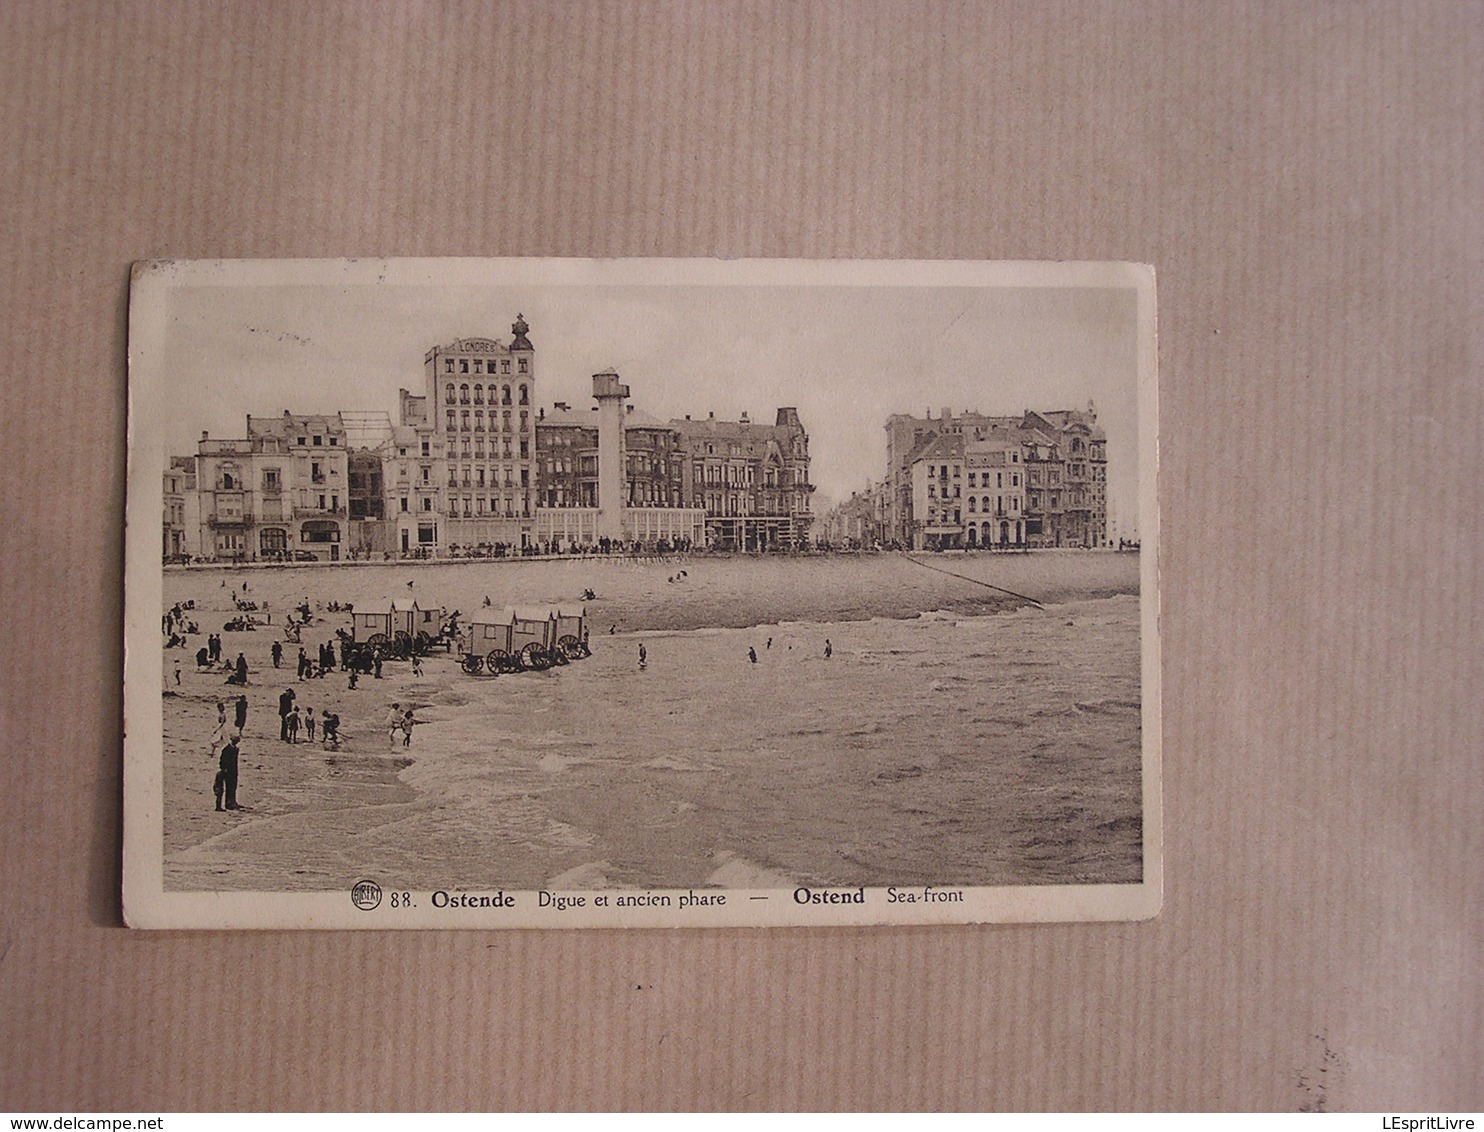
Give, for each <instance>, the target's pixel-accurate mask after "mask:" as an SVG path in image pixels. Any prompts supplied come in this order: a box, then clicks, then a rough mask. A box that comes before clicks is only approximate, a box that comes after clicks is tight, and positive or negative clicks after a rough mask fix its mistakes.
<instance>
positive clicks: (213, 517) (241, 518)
mask: <svg viewBox="0 0 1484 1132" xmlns="http://www.w3.org/2000/svg"><path fill="white" fill-rule="evenodd" d="M252 522H253V517H252V515H251V513H244V514H241V515H219V514H217V512H215V511H213V512H211V514H209V515H207V516H206V525H207V526H209V527H213V528H222V527H250V526H252Z"/></svg>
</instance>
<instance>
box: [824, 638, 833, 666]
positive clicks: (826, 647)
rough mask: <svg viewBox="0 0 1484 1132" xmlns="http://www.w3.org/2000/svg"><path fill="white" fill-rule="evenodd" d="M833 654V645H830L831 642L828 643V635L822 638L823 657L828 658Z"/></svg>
mask: <svg viewBox="0 0 1484 1132" xmlns="http://www.w3.org/2000/svg"><path fill="white" fill-rule="evenodd" d="M834 655H835V646H834V645H832V644H830V639H829V638H828V637H826V638H825V639H824V658H825V660H829V659H830V657H832V656H834Z"/></svg>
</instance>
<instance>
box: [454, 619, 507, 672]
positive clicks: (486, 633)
mask: <svg viewBox="0 0 1484 1132" xmlns="http://www.w3.org/2000/svg"><path fill="white" fill-rule="evenodd" d="M512 627H513V623H512V622H511V620H510V619H509V618H508V617H505V618H502V617H500V616H499V615H498V614H496V615H493V616H490V615H486V616H484V617H481V618H479V619H478V620H476V621H470V622H469V623H468V624H466V625H465V626H464V627H463V628H462V629H461V630H460V631H459V652H460V654H461V659H460V661H459V665H460V667H462V668H463V670H464V671H465V672H467V673H469V675H470V676H477V675H478V674H479V673H480V672H488V673H489V674H490V675H491V676H497V675H499V674H500V673H501V672H519V671H520V667H521V665H520V657H519V656H517V655H515V653H514V652H513V651H512V650H511V647H510V645H511V640H510V631H511V628H512Z"/></svg>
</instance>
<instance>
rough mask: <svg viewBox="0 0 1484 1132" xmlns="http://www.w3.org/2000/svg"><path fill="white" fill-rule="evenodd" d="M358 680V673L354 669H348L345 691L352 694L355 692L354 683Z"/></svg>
mask: <svg viewBox="0 0 1484 1132" xmlns="http://www.w3.org/2000/svg"><path fill="white" fill-rule="evenodd" d="M358 679H360V673H359V672H357V671H356V670H355V669H354V668H352V669H350V679H349V680H348V681H347V682H346V685H345V687H346V689H347V690H348V691H352V692H354V691H355V690H356V681H357V680H358Z"/></svg>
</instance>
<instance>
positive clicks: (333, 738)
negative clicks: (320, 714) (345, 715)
mask: <svg viewBox="0 0 1484 1132" xmlns="http://www.w3.org/2000/svg"><path fill="white" fill-rule="evenodd" d="M320 733H321V734H322V735H323V736H324V741H325V743H326V744H327V745H329V746H331V747H334V748H337V749H338V748H339V746H340V717H339V716H338V715H336V714H335V713H334V712H332V711H331V710H330V709H329V708H325V718H324V722H323V723H322V724H321V725H320Z"/></svg>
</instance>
